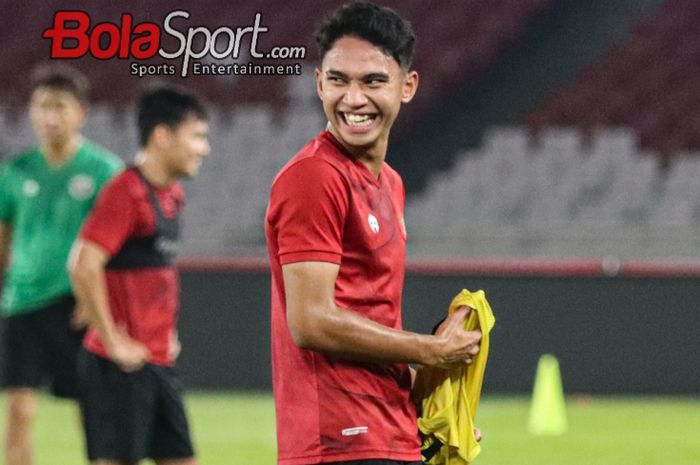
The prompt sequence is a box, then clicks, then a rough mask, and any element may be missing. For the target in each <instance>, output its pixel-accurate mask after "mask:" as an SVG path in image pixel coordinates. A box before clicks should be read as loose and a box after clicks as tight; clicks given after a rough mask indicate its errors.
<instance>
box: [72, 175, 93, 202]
mask: <svg viewBox="0 0 700 465" xmlns="http://www.w3.org/2000/svg"><path fill="white" fill-rule="evenodd" d="M68 193H69V194H70V195H71V197H73V198H74V199H76V200H85V199H89V198H90V196H91V195H92V194H94V193H95V181H94V180H93V179H92V178H91V177H90V176H88V175H86V174H78V175H75V176H73V177H72V178H71V180H70V182H69V183H68Z"/></svg>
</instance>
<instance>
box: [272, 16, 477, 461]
mask: <svg viewBox="0 0 700 465" xmlns="http://www.w3.org/2000/svg"><path fill="white" fill-rule="evenodd" d="M316 39H317V43H318V46H319V52H320V58H321V66H320V68H319V69H317V70H316V84H317V90H318V95H319V97H320V98H321V102H322V104H323V109H324V112H325V114H326V117H327V118H328V122H329V125H328V130H327V131H324V132H322V133H321V134H320V135H319V136H317V137H316V138H315V139H313V140H312V141H311V142H309V143H308V144H307V145H306V146H305V147H303V148H302V149H301V151H300V152H299V153H298V154H296V156H294V157H293V158H292V159H291V161H289V162H288V163H287V165H286V166H285V167H284V168H283V169H282V170H281V171H280V173H279V174H278V175H277V178H276V179H275V181H274V182H273V185H272V189H271V194H270V202H269V205H268V211H267V215H266V225H265V226H266V236H267V243H268V250H269V255H270V264H271V270H272V363H273V386H274V395H275V407H276V414H277V442H278V463H279V464H280V465H307V464H315V463H328V462H333V463H348V464H350V463H352V464H365V463H366V464H370V463H371V464H400V463H420V458H421V455H420V445H421V444H420V440H419V436H418V431H417V426H416V408H415V406H414V405H413V404H412V403H411V401H410V394H411V387H412V381H411V378H412V377H411V373H410V369H409V366H408V363H418V364H424V365H433V366H442V367H451V366H455V365H457V364H464V363H470V362H471V359H472V357H473V356H474V355H475V354H476V353H477V352H478V350H479V341H480V337H481V334H480V333H479V332H478V331H474V332H466V331H464V330H463V322H464V319H465V317H466V316H467V313H468V309H461V310H459V311H458V312H455V313H454V314H452V315H451V316H450V317H448V319H447V320H446V321H445V323H443V324H442V325H441V327H440V328H439V330H438V334H437V335H422V334H417V333H412V332H408V331H403V330H402V326H401V290H402V287H403V280H404V260H405V247H406V232H405V228H404V221H403V211H404V201H405V193H404V188H403V183H402V181H401V178H400V176H399V175H398V173H396V172H395V171H394V170H393V169H391V168H390V167H389V165H388V164H386V163H385V157H386V152H387V145H388V140H389V132H390V130H391V127H392V125H393V123H394V121H395V119H396V117H397V115H398V113H399V109H400V107H401V104H402V103H408V102H410V101H411V99H412V98H413V96H414V94H415V92H416V89H417V87H418V74H417V73H416V72H415V71H412V70H411V69H410V66H411V59H412V54H413V47H414V41H415V39H414V36H413V33H412V31H411V29H410V25H409V24H408V23H407V22H405V21H404V20H403V19H402V18H401V17H399V16H398V15H397V14H396V13H395V12H394V11H393V10H390V9H387V8H383V7H378V6H375V5H372V4H367V3H354V4H350V5H346V6H344V7H342V8H340V9H339V10H338V11H336V12H335V14H334V16H332V17H331V18H329V19H328V20H327V21H326V22H325V23H324V24H323V25H322V26H321V28H320V30H319V32H318V34H317V36H316Z"/></svg>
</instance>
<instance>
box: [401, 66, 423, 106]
mask: <svg viewBox="0 0 700 465" xmlns="http://www.w3.org/2000/svg"><path fill="white" fill-rule="evenodd" d="M419 80H420V79H419V78H418V72H417V71H409V72H407V73H406V76H404V78H403V87H402V88H401V102H402V103H408V102H410V101H411V100H413V96H414V95H416V91H417V90H418V81H419Z"/></svg>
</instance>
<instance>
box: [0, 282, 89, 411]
mask: <svg viewBox="0 0 700 465" xmlns="http://www.w3.org/2000/svg"><path fill="white" fill-rule="evenodd" d="M74 309H75V299H73V297H72V296H65V297H63V298H60V299H59V300H58V301H56V302H55V303H53V304H51V305H48V306H46V307H43V308H41V309H39V310H34V311H31V312H29V313H23V314H20V315H13V316H9V317H7V318H6V319H5V321H4V331H3V343H4V346H5V347H4V349H5V357H4V360H3V376H2V385H3V386H4V387H10V388H13V387H20V388H38V387H40V386H42V385H45V384H48V385H49V386H50V387H51V392H52V393H53V394H54V395H56V396H59V397H70V398H75V397H76V394H77V385H76V357H77V355H78V352H79V351H80V347H81V344H82V341H83V335H84V334H85V331H84V330H79V331H75V330H73V329H72V328H71V327H70V320H71V316H72V315H73V310H74Z"/></svg>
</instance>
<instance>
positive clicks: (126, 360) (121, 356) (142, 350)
mask: <svg viewBox="0 0 700 465" xmlns="http://www.w3.org/2000/svg"><path fill="white" fill-rule="evenodd" d="M105 349H107V355H109V358H110V359H111V360H112V361H113V362H114V363H116V364H117V366H119V368H120V369H121V370H122V371H124V372H126V373H131V372H134V371H137V370H139V369H141V367H143V366H144V365H145V363H146V362H147V361H148V359H149V358H150V355H151V354H150V352H149V351H148V349H147V348H146V346H144V345H143V344H141V343H140V342H138V341H136V340H134V339H132V338H131V337H130V336H129V335H128V334H127V332H126V330H124V329H123V328H119V329H117V330H116V332H115V334H114V335H113V336H112V338H111V340H110V341H109V343H105Z"/></svg>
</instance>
